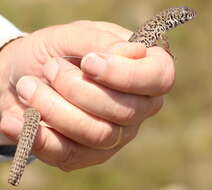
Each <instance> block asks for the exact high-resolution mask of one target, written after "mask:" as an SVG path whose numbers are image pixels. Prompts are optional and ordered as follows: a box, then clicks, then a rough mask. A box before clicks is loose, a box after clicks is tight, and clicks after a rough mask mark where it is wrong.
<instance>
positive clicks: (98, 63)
mask: <svg viewBox="0 0 212 190" xmlns="http://www.w3.org/2000/svg"><path fill="white" fill-rule="evenodd" d="M106 67H107V61H106V60H105V59H104V57H103V56H101V55H97V54H95V53H90V54H88V55H86V56H85V57H84V58H83V59H82V62H81V69H82V71H84V72H86V73H88V74H89V75H91V76H94V77H96V76H99V75H101V73H103V72H104V71H105V70H106Z"/></svg>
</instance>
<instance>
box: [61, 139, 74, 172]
mask: <svg viewBox="0 0 212 190" xmlns="http://www.w3.org/2000/svg"><path fill="white" fill-rule="evenodd" d="M77 152H78V148H77V147H76V146H75V145H73V144H72V146H70V144H69V143H67V144H66V146H65V147H64V148H63V150H62V153H61V154H60V155H59V159H58V161H57V165H58V167H59V168H60V169H61V170H63V171H65V172H69V171H70V170H71V167H72V163H73V162H74V160H75V157H76V155H77Z"/></svg>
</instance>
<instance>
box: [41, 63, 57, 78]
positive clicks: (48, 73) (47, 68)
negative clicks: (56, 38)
mask: <svg viewBox="0 0 212 190" xmlns="http://www.w3.org/2000/svg"><path fill="white" fill-rule="evenodd" d="M58 70H59V65H58V63H57V61H56V60H55V59H51V60H50V61H49V62H47V63H46V64H45V65H44V71H43V72H44V76H45V77H46V78H47V80H48V81H50V82H53V81H54V80H55V78H56V76H57V73H58Z"/></svg>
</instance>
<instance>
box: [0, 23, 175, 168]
mask: <svg viewBox="0 0 212 190" xmlns="http://www.w3.org/2000/svg"><path fill="white" fill-rule="evenodd" d="M131 34H132V32H130V31H129V30H127V29H124V28H122V27H120V26H118V25H115V24H112V23H106V22H91V21H78V22H74V23H71V24H67V25H61V26H53V27H49V28H46V29H42V30H39V31H36V32H34V33H32V34H30V35H28V36H26V37H24V38H19V39H16V40H14V41H13V42H10V43H9V44H8V45H6V46H5V47H4V48H3V49H2V51H1V52H0V63H1V64H0V81H1V84H2V85H1V87H0V111H1V125H0V127H1V131H2V132H3V133H4V134H6V135H7V136H8V137H9V138H10V139H12V140H13V141H16V142H17V139H18V135H19V134H20V132H21V128H22V123H23V119H22V115H23V112H24V110H25V109H26V107H27V106H30V107H34V108H36V109H37V110H39V111H40V112H41V115H42V119H43V121H44V122H45V123H43V124H42V125H41V126H40V128H39V131H38V135H37V137H36V140H35V144H34V147H33V153H34V154H35V155H36V156H37V157H38V158H39V159H41V160H43V161H44V162H46V163H48V164H50V165H53V166H57V167H59V168H61V169H63V170H65V171H70V170H74V169H79V168H83V167H87V166H91V165H95V164H98V163H103V162H105V161H106V160H108V159H109V158H110V157H111V156H112V155H114V154H115V153H116V152H117V151H118V150H120V148H122V147H123V146H124V145H125V144H127V143H128V142H129V141H130V140H132V139H133V138H134V137H135V136H136V134H137V132H138V129H139V126H140V124H141V123H142V122H143V121H144V120H145V119H146V118H148V117H150V116H151V115H153V114H155V113H156V112H158V111H159V109H160V108H161V106H162V103H163V97H162V96H163V95H164V94H165V93H167V92H168V91H169V90H170V88H171V87H172V86H173V83H174V79H175V69H174V64H173V61H172V59H171V57H170V56H169V55H168V54H167V53H166V52H165V51H164V50H163V49H161V48H159V47H152V48H148V49H146V48H144V47H143V46H142V45H141V44H138V43H129V42H127V40H128V39H129V37H130V36H131ZM65 55H77V56H82V57H83V58H82V60H81V63H79V60H71V62H70V61H68V60H66V59H63V58H61V57H63V56H65ZM47 126H48V127H47ZM120 127H122V130H123V132H122V136H121V139H120V142H119V145H118V146H116V147H115V148H113V149H109V150H101V148H100V147H108V146H111V145H112V144H114V142H116V140H117V138H118V135H119V129H120ZM99 148H100V149H99Z"/></svg>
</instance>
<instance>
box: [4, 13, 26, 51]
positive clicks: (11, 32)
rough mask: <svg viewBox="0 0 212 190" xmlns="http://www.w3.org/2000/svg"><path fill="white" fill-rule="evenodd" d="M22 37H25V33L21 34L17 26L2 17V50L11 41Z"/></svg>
mask: <svg viewBox="0 0 212 190" xmlns="http://www.w3.org/2000/svg"><path fill="white" fill-rule="evenodd" d="M21 36H25V33H23V32H21V31H20V30H19V29H18V28H16V27H15V25H13V24H12V23H11V22H9V21H8V20H7V19H6V18H4V17H3V16H1V15H0V48H1V47H3V46H4V45H5V44H6V43H8V42H9V41H11V40H13V39H16V38H18V37H21Z"/></svg>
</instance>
